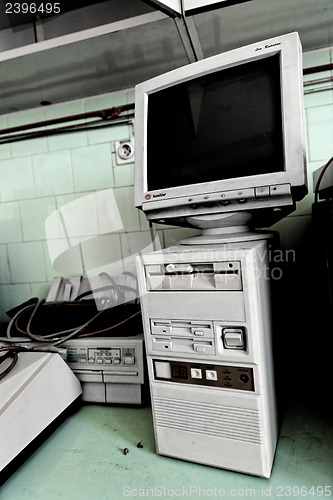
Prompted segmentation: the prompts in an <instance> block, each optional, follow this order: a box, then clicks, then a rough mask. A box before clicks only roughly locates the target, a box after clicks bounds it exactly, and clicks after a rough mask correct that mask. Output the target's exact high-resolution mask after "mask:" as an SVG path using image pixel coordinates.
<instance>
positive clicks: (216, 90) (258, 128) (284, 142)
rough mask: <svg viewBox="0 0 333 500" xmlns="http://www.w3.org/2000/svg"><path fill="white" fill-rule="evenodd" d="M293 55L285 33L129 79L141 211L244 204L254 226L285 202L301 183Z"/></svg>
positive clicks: (297, 72)
mask: <svg viewBox="0 0 333 500" xmlns="http://www.w3.org/2000/svg"><path fill="white" fill-rule="evenodd" d="M301 61H302V50H301V44H300V40H299V37H298V34H297V33H291V34H287V35H282V36H280V37H277V38H273V39H270V40H267V41H263V42H259V43H255V44H251V45H249V46H246V47H242V48H239V49H235V50H232V51H230V52H226V53H223V54H219V55H217V56H213V57H210V58H207V59H203V60H201V61H198V62H195V63H192V64H189V65H187V66H185V67H182V68H178V69H176V70H173V71H171V72H169V73H166V74H164V75H160V76H158V77H155V78H153V79H151V80H149V81H146V82H143V83H141V84H139V85H137V87H136V96H135V100H136V110H135V126H136V131H135V135H136V159H135V205H136V206H137V207H138V208H140V209H142V210H143V211H144V213H145V214H146V217H147V218H148V220H151V221H156V222H160V223H167V224H176V225H188V226H199V227H201V226H200V219H205V218H206V219H207V218H208V219H209V220H210V221H212V222H211V224H212V225H214V224H215V222H214V221H219V220H220V216H221V214H222V215H223V217H224V215H225V214H226V215H227V216H228V215H231V214H234V213H238V214H239V213H244V214H245V213H247V214H250V215H251V218H252V223H253V224H254V225H255V226H256V227H262V226H267V225H271V224H272V223H274V222H276V221H277V220H279V219H281V218H282V217H284V216H285V215H287V214H288V213H290V212H292V211H293V210H294V209H295V202H296V201H297V200H300V199H301V198H303V196H304V195H305V194H306V192H307V188H306V169H305V154H304V149H305V148H304V138H303V126H302V123H303V119H302V118H303V117H302V115H303V82H302V63H301ZM198 221H199V222H198ZM219 223H220V222H216V224H217V225H218V224H219Z"/></svg>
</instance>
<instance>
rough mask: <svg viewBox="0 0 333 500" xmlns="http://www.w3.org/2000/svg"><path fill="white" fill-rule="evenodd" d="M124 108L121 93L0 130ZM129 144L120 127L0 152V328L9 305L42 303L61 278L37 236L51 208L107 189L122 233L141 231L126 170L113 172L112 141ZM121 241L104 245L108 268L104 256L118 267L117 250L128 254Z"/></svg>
mask: <svg viewBox="0 0 333 500" xmlns="http://www.w3.org/2000/svg"><path fill="white" fill-rule="evenodd" d="M131 102H134V92H133V90H128V91H127V90H125V91H122V92H116V93H112V94H108V95H102V96H97V97H95V98H88V99H82V100H78V101H73V102H68V103H63V104H57V105H51V106H48V107H44V108H40V109H32V110H29V111H24V112H18V113H12V114H9V115H6V116H1V117H0V128H7V127H14V126H17V125H22V124H26V123H33V122H41V121H44V120H50V119H53V118H58V117H63V116H70V115H74V114H79V113H84V112H89V111H94V110H99V109H105V108H111V107H112V106H119V105H122V104H126V103H131ZM132 136H133V126H132V125H131V124H129V125H128V124H124V125H116V126H112V127H105V128H104V127H103V128H102V129H99V130H85V131H80V132H75V133H67V134H60V135H51V136H46V137H42V138H35V139H31V140H25V141H20V142H13V143H10V144H3V145H0V180H1V181H0V228H1V229H0V312H1V321H7V320H8V318H7V316H6V314H5V311H6V310H8V309H10V308H12V307H14V306H15V305H18V304H20V303H22V302H23V301H25V300H27V299H29V298H30V297H33V296H38V297H40V298H43V297H45V296H46V294H47V291H48V288H49V286H50V282H51V281H52V279H53V277H54V276H57V275H61V274H64V273H61V272H59V271H56V270H54V269H53V266H52V263H51V261H50V257H49V251H48V246H47V241H46V232H45V221H46V219H47V217H48V216H49V215H50V214H51V213H52V212H54V211H55V210H56V209H58V208H59V207H62V206H63V205H65V204H67V203H69V202H72V201H74V200H76V199H78V198H80V197H82V196H85V195H88V194H89V193H91V192H93V191H98V190H103V189H106V188H112V189H113V192H114V195H115V198H116V200H117V203H118V207H119V209H120V212H121V217H122V220H123V223H124V230H125V231H136V232H138V231H140V232H141V230H142V229H143V227H142V226H144V227H145V228H146V229H147V225H146V223H145V221H144V220H143V219H140V218H139V213H138V211H137V210H136V209H135V208H134V207H133V184H134V164H127V165H117V164H116V155H115V141H116V140H121V139H128V138H130V137H132ZM140 220H141V222H142V225H140ZM144 233H146V240H147V237H148V235H147V232H146V231H142V234H144ZM139 234H141V233H139ZM124 237H125V235H123V236H122V237H121V236H120V235H116V236H115V239H113V240H112V244H110V246H111V248H109V249H108V251H109V253H110V254H111V257H110V259H111V260H112V258H113V257H112V253H114V254H115V257H114V258H115V259H118V258H119V255H120V259H122V256H124V255H125V254H124V253H123V248H125V251H126V252H127V251H129V249H128V248H127V247H128V243H127V246H126V245H125V243H122V238H124ZM124 241H125V240H124ZM118 267H119V266H118ZM122 270H123V268H122V267H121V268H120V271H122Z"/></svg>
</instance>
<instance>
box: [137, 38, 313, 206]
mask: <svg viewBox="0 0 333 500" xmlns="http://www.w3.org/2000/svg"><path fill="white" fill-rule="evenodd" d="M276 54H278V55H279V57H280V75H281V81H280V85H281V110H282V128H283V130H282V132H283V146H284V151H283V154H284V165H285V169H284V170H283V171H280V172H274V173H268V174H259V175H252V176H244V177H237V178H232V179H223V180H218V181H212V182H203V183H198V184H188V185H185V186H184V185H180V186H175V187H171V188H163V189H159V190H152V191H150V190H149V191H148V189H147V147H146V145H147V139H148V138H147V115H148V101H149V95H150V94H152V93H155V92H158V91H160V90H163V89H166V88H168V87H170V86H174V85H177V84H180V83H183V82H185V81H190V80H192V79H194V78H197V77H199V76H204V75H206V74H209V73H213V72H217V71H220V70H223V69H227V68H230V67H234V66H238V65H241V64H246V63H248V62H251V61H255V60H258V59H262V58H265V57H270V56H273V55H276ZM301 68H302V48H301V43H300V39H299V36H298V33H296V32H295V33H290V34H287V35H282V36H279V37H275V38H271V39H269V40H265V41H262V42H258V43H254V44H251V45H248V46H245V47H241V48H238V49H235V50H232V51H229V52H225V53H222V54H219V55H216V56H212V57H210V58H207V59H203V60H200V61H198V62H195V63H192V64H189V65H187V66H184V67H182V68H178V69H176V70H173V71H170V72H169V73H165V74H163V75H160V76H157V77H155V78H153V79H151V80H148V81H146V82H143V83H141V84H139V85H137V86H136V91H135V92H136V94H135V102H136V109H135V136H136V152H135V205H136V206H137V207H138V208H141V209H143V210H144V211H147V212H149V211H150V210H152V211H154V210H157V211H158V210H160V209H163V208H166V209H167V208H170V207H172V205H173V200H174V201H175V204H176V205H177V207H178V209H177V213H178V216H179V215H181V214H180V212H179V206H180V205H182V200H183V201H184V205H186V204H187V199H188V198H189V197H191V196H196V195H205V194H206V195H212V194H216V193H223V192H228V191H233V190H237V189H246V188H256V187H260V186H271V185H275V186H276V185H290V188H291V192H292V193H294V198H295V199H296V200H297V199H300V198H301V197H303V195H304V189H305V192H306V168H305V147H304V133H303V80H302V70H301ZM163 147H164V146H163V137H162V136H161V154H163ZM156 168H158V158H157V159H156ZM298 193H299V194H298ZM272 203H274V201H272Z"/></svg>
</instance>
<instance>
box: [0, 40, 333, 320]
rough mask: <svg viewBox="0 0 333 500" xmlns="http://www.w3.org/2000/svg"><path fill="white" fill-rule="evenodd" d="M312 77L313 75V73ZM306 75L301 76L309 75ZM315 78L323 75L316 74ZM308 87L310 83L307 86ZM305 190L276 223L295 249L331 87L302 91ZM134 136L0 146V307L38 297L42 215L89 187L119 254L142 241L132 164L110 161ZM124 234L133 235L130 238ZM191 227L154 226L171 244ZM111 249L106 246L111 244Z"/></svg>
mask: <svg viewBox="0 0 333 500" xmlns="http://www.w3.org/2000/svg"><path fill="white" fill-rule="evenodd" d="M332 60H333V51H332V50H329V49H327V50H323V51H318V52H313V53H309V54H305V55H304V66H305V67H312V66H318V65H321V64H326V63H329V62H332ZM315 76H317V75H315ZM315 76H314V75H311V76H310V77H306V79H307V80H309V79H311V80H312V79H313V78H314V77H315ZM318 76H319V77H322V76H325V75H323V74H320V75H318ZM310 88H311V87H310ZM130 102H134V92H133V90H126V91H122V92H116V93H112V94H108V95H103V96H98V97H95V98H89V99H83V100H79V101H74V102H69V103H64V104H59V105H52V106H48V107H45V108H40V109H32V110H29V111H25V112H19V113H13V114H10V115H7V116H1V117H0V127H1V128H6V127H11V126H15V125H19V124H23V123H31V122H36V121H43V120H47V119H52V118H56V117H62V116H66V115H67V116H69V115H73V114H78V113H83V112H85V111H87V112H89V111H93V110H96V109H104V108H109V107H112V106H118V105H121V104H125V103H130ZM305 125H306V146H307V156H308V184H309V194H308V195H307V197H306V198H305V199H304V200H303V201H302V202H300V203H299V204H298V207H297V210H296V212H294V213H293V214H292V215H290V216H289V217H287V218H286V219H285V220H283V221H281V222H280V223H278V224H276V227H275V228H274V229H278V230H279V231H280V235H281V241H282V244H283V245H284V246H285V247H287V248H294V247H297V246H298V245H299V244H300V242H303V241H304V238H306V234H307V229H308V226H309V224H310V220H311V205H312V201H313V194H312V191H313V186H312V172H313V171H314V170H315V169H317V168H318V167H320V166H321V165H323V164H324V163H325V162H326V161H327V160H328V158H329V157H330V156H331V155H332V137H333V91H332V90H330V91H324V92H318V93H314V94H309V95H306V96H305ZM132 136H133V127H132V126H131V125H118V126H115V127H106V128H102V129H99V130H89V131H88V130H87V131H82V132H78V133H71V134H61V135H57V136H48V137H43V138H38V139H33V140H27V141H22V142H15V143H11V144H4V145H1V146H0V179H1V182H0V224H1V226H0V227H1V230H0V311H1V319H2V321H5V320H6V319H7V318H6V316H5V311H6V310H8V309H9V308H11V307H13V306H15V305H17V304H19V303H21V302H23V301H24V300H27V299H29V298H30V297H32V296H39V297H40V298H43V297H45V295H46V293H47V290H48V287H49V284H50V282H51V280H52V278H53V277H54V276H56V275H59V274H61V273H59V272H57V271H55V270H54V269H53V268H52V265H51V262H50V258H49V255H48V248H47V244H46V236H45V226H44V224H45V220H46V218H47V217H48V216H49V215H50V214H51V213H52V212H53V211H54V210H55V209H57V208H59V207H61V206H62V205H64V204H66V203H69V202H70V201H73V200H75V199H77V198H79V197H81V196H84V195H87V194H89V193H90V192H92V191H95V190H100V189H105V188H112V189H113V192H114V195H115V199H116V201H117V204H118V208H119V210H120V214H121V217H122V219H123V223H124V227H125V231H126V232H128V233H127V234H125V233H124V234H122V235H119V236H117V238H118V239H117V242H115V244H114V248H115V252H116V253H117V254H119V252H120V253H121V255H122V256H123V257H124V256H125V254H126V255H127V254H128V253H129V252H130V251H131V248H132V247H133V251H135V250H134V247H135V246H136V245H137V244H140V245H141V246H144V245H145V242H146V241H148V240H149V232H148V224H147V221H146V220H145V217H144V216H143V215H142V214H141V213H139V211H138V210H136V209H135V208H134V206H133V193H134V188H133V185H134V165H133V164H128V165H116V158H115V141H116V140H122V139H127V138H129V137H132ZM129 232H132V233H133V235H132V236H133V237H132V238H131V237H129ZM193 233H195V232H193V231H192V230H188V229H181V228H172V227H168V226H165V227H163V226H158V234H159V237H160V241H161V244H162V245H165V246H170V245H174V244H177V243H178V242H179V240H180V239H182V238H183V237H187V236H189V235H191V234H193ZM110 252H112V248H110Z"/></svg>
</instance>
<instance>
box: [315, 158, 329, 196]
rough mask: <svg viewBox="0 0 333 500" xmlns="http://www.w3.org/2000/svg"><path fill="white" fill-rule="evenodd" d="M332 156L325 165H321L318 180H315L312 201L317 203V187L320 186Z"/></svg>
mask: <svg viewBox="0 0 333 500" xmlns="http://www.w3.org/2000/svg"><path fill="white" fill-rule="evenodd" d="M332 162H333V156H332V157H331V158H330V159H329V160H328V162H327V163H325V165H324V166H323V168H322V170H321V172H320V175H319V177H318V180H317V182H316V187H315V199H314V202H315V203H318V197H319V188H320V184H321V181H322V179H323V177H324V175H325V173H326V171H327V170H328V167H329V166H330V165H331V164H333V163H332Z"/></svg>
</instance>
